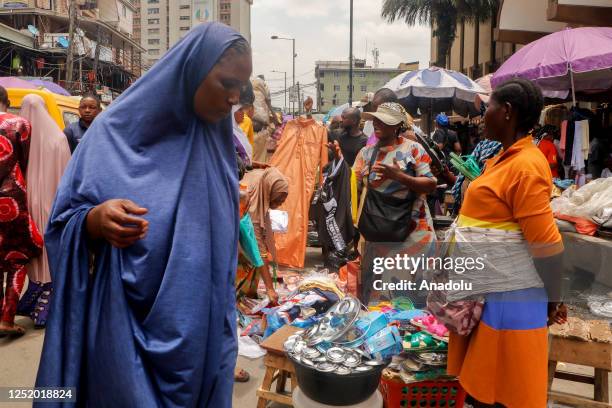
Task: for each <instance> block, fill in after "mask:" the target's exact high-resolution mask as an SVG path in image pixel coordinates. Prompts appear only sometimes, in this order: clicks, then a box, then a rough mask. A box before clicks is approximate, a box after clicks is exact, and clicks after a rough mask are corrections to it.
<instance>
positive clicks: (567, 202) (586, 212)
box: [550, 177, 612, 219]
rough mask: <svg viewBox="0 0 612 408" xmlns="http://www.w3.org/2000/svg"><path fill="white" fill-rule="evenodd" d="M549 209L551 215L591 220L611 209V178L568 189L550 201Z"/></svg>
mask: <svg viewBox="0 0 612 408" xmlns="http://www.w3.org/2000/svg"><path fill="white" fill-rule="evenodd" d="M550 207H551V208H552V210H553V213H561V214H565V215H570V216H573V217H584V218H588V219H591V218H592V217H593V216H596V215H597V214H598V213H599V212H600V211H604V210H605V209H607V208H612V177H609V178H605V179H597V180H593V181H592V182H590V183H588V184H586V185H584V186H582V187H581V188H579V189H577V190H575V189H573V188H568V189H567V190H565V191H564V192H563V194H561V197H557V198H555V199H554V200H552V201H551V203H550Z"/></svg>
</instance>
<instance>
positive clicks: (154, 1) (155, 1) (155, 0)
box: [147, 0, 159, 4]
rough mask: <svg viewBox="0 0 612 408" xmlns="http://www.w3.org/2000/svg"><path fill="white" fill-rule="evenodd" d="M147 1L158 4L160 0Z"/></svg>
mask: <svg viewBox="0 0 612 408" xmlns="http://www.w3.org/2000/svg"><path fill="white" fill-rule="evenodd" d="M147 3H149V4H158V3H159V0H147Z"/></svg>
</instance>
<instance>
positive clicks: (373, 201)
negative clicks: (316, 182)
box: [358, 149, 416, 242]
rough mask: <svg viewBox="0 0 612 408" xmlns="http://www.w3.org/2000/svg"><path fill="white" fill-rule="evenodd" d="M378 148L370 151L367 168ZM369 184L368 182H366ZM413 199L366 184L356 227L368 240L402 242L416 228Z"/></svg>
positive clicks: (372, 163) (372, 161) (374, 158)
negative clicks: (366, 188) (396, 195)
mask: <svg viewBox="0 0 612 408" xmlns="http://www.w3.org/2000/svg"><path fill="white" fill-rule="evenodd" d="M377 155H378V149H375V150H374V152H373V153H372V159H370V164H369V167H368V168H369V170H370V173H371V170H372V166H373V165H374V162H375V161H376V156H377ZM368 184H369V183H368ZM413 203H414V199H405V198H397V197H393V196H391V195H389V194H385V193H381V192H380V191H376V190H375V189H374V188H372V187H370V186H369V185H368V190H367V192H366V197H365V200H364V204H363V209H362V212H361V216H360V217H359V224H358V229H359V233H360V234H361V235H363V237H364V238H365V239H366V241H369V242H403V241H405V240H406V238H408V236H409V235H410V233H411V232H412V231H414V229H415V228H416V222H414V220H412V217H411V215H412V205H413Z"/></svg>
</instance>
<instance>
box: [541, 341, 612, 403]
mask: <svg viewBox="0 0 612 408" xmlns="http://www.w3.org/2000/svg"><path fill="white" fill-rule="evenodd" d="M559 361H561V362H564V363H570V364H578V365H583V366H588V367H593V368H594V369H595V375H594V376H593V377H591V376H586V375H581V374H574V373H567V372H563V371H557V362H559ZM611 370H612V344H606V343H595V342H592V341H589V342H587V341H577V340H569V339H563V338H561V337H555V336H553V337H552V341H551V345H550V355H549V357H548V389H549V393H548V397H549V400H550V401H555V402H558V403H560V404H569V405H574V406H577V407H584V408H610V407H612V405H611V404H610V394H609V388H608V374H609V373H610V371H611ZM555 378H559V379H562V380H569V381H576V382H581V383H586V384H594V385H595V395H594V397H595V398H594V400H591V399H587V398H582V397H578V396H574V395H570V394H565V393H559V392H552V391H550V387H551V386H552V382H553V380H554V379H555Z"/></svg>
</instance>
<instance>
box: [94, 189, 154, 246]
mask: <svg viewBox="0 0 612 408" xmlns="http://www.w3.org/2000/svg"><path fill="white" fill-rule="evenodd" d="M147 212H148V210H147V209H146V208H142V207H139V206H138V205H136V204H135V203H133V202H132V201H130V200H122V199H117V200H108V201H105V202H104V203H102V204H100V205H98V206H96V207H94V208H93V209H92V210H91V211H90V212H89V214H87V233H88V235H89V238H90V239H92V240H99V239H105V240H106V241H108V242H110V244H111V245H112V246H114V247H117V248H127V247H129V246H131V245H133V244H134V243H135V242H136V241H139V240H141V239H143V238H144V237H145V236H146V234H147V232H148V230H149V222H148V221H146V220H144V219H143V218H140V217H134V216H133V215H130V214H134V215H140V216H142V215H145V214H146V213H147Z"/></svg>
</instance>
